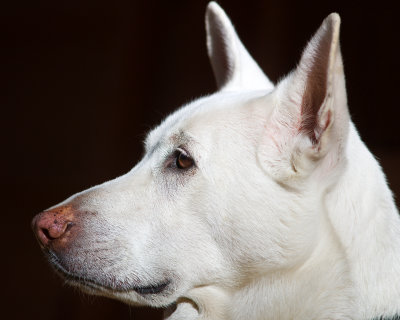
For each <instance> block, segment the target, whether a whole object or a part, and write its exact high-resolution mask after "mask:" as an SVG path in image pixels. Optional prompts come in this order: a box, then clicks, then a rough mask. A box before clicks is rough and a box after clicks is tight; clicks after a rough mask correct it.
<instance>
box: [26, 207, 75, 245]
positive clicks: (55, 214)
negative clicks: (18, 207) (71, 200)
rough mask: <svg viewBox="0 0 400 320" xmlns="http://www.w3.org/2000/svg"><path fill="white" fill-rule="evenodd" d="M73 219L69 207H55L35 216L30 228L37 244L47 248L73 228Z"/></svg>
mask: <svg viewBox="0 0 400 320" xmlns="http://www.w3.org/2000/svg"><path fill="white" fill-rule="evenodd" d="M73 218H74V214H73V210H72V209H71V208H70V207H57V208H54V209H51V210H49V211H44V212H42V213H39V214H38V215H36V216H35V217H34V218H33V221H32V228H33V231H34V232H35V235H36V238H37V239H38V240H39V242H40V243H41V244H42V245H43V246H45V247H48V246H50V244H52V243H54V242H55V241H57V240H61V239H63V237H64V236H65V234H66V233H67V231H68V230H69V229H70V228H71V227H72V226H73Z"/></svg>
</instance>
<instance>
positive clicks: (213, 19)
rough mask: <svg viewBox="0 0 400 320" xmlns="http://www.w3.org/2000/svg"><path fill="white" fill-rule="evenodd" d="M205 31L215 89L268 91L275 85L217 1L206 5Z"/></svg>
mask: <svg viewBox="0 0 400 320" xmlns="http://www.w3.org/2000/svg"><path fill="white" fill-rule="evenodd" d="M206 31H207V49H208V56H209V58H210V61H211V66H212V68H213V71H214V75H215V79H216V82H217V86H218V89H221V90H246V89H251V90H259V89H262V90H267V91H271V90H272V89H273V88H274V85H273V84H272V82H271V81H270V80H269V79H268V78H267V77H266V76H265V74H264V73H263V72H262V70H261V69H260V67H259V66H258V65H257V63H256V62H255V61H254V59H253V58H252V57H251V56H250V54H249V53H248V52H247V50H246V48H245V47H244V46H243V44H242V42H241V41H240V39H239V37H238V35H237V34H236V31H235V29H234V27H233V25H232V23H231V21H230V20H229V18H228V16H227V15H226V13H225V12H224V11H223V10H222V8H221V7H220V6H219V5H218V4H217V3H216V2H210V3H209V4H208V6H207V11H206Z"/></svg>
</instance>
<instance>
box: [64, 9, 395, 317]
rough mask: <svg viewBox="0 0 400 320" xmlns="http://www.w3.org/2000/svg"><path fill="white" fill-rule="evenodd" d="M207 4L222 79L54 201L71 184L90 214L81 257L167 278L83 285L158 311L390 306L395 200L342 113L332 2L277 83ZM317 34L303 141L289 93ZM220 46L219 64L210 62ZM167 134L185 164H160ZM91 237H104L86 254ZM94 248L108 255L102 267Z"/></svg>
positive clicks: (314, 311)
mask: <svg viewBox="0 0 400 320" xmlns="http://www.w3.org/2000/svg"><path fill="white" fill-rule="evenodd" d="M206 17H207V30H208V36H207V44H208V50H209V54H210V58H211V61H212V64H213V68H214V73H215V74H216V78H217V82H218V85H219V87H220V90H219V91H218V92H216V93H215V94H213V95H210V96H207V97H203V98H201V99H198V100H196V101H194V102H192V103H190V104H188V105H186V106H184V107H182V108H181V109H180V110H178V111H177V112H175V113H174V114H172V115H171V116H169V117H168V118H167V119H166V120H165V121H164V122H163V123H162V124H161V125H160V126H159V127H157V128H156V129H155V130H153V131H152V132H151V133H150V134H149V136H148V138H147V140H146V154H145V156H144V158H143V160H142V161H141V162H140V163H139V164H138V165H136V166H135V168H133V169H132V171H131V172H129V173H127V174H126V175H124V176H122V177H119V178H117V179H115V180H113V181H110V182H107V183H105V184H102V185H100V186H97V187H94V188H91V189H89V190H87V191H84V192H83V193H80V194H78V195H76V196H74V197H72V198H71V199H69V200H67V201H66V202H65V203H64V204H68V203H71V202H73V201H76V199H79V201H80V204H79V206H80V210H82V211H84V212H90V211H94V212H97V213H98V215H97V216H93V217H87V218H85V219H86V220H85V230H88V231H87V232H86V233H85V234H84V236H83V238H84V240H82V241H85V245H87V247H88V248H90V249H91V250H92V249H93V251H92V252H91V253H87V255H86V256H85V257H84V258H82V259H83V260H84V261H85V266H86V265H87V267H88V270H90V272H91V273H92V274H94V275H95V276H97V277H99V279H100V280H101V279H106V281H108V280H109V281H114V282H115V283H118V282H124V283H129V282H130V283H134V284H135V285H148V284H155V283H157V282H159V281H162V280H163V279H165V278H168V279H169V280H171V283H172V286H171V288H170V289H169V291H167V293H161V294H158V295H157V294H155V295H140V294H138V293H136V292H135V291H129V290H128V291H124V292H114V291H112V290H109V289H104V288H101V287H99V288H98V289H97V290H95V291H92V293H95V294H102V295H106V296H111V297H114V298H117V299H120V300H123V301H126V302H127V303H130V304H140V305H152V306H164V307H165V306H167V305H170V304H172V303H176V311H175V312H172V314H169V315H168V319H169V320H191V319H197V320H200V319H202V320H211V319H212V320H216V319H232V320H233V319H252V320H261V319H307V320H309V319H373V318H374V317H378V316H391V315H394V314H395V313H400V285H399V284H398V280H399V279H400V220H399V215H398V212H397V209H396V208H395V205H394V202H393V199H392V194H391V192H390V190H389V188H388V186H387V183H386V181H385V177H384V174H383V173H382V170H381V168H380V167H379V165H378V163H377V161H376V160H375V158H374V157H373V156H372V155H371V153H370V152H369V151H368V149H367V148H366V147H365V145H364V143H363V142H362V141H361V140H360V138H359V136H358V134H357V131H356V129H355V127H354V125H353V124H352V123H351V121H350V119H349V114H348V111H347V102H346V90H345V83H344V74H343V67H342V60H341V56H340V48H339V42H338V41H339V40H338V39H339V24H340V19H339V16H338V15H336V14H332V15H330V16H329V17H328V18H327V19H326V20H325V22H324V24H323V25H322V26H321V28H320V30H319V31H318V32H317V34H316V36H315V37H314V38H313V39H312V40H311V41H310V43H309V44H308V47H307V48H306V50H305V52H304V54H303V57H302V59H301V61H300V64H299V66H298V68H297V69H296V70H295V71H294V72H292V73H291V74H290V75H289V76H288V77H286V78H285V79H284V80H282V81H281V82H280V83H278V84H277V85H276V86H274V85H273V84H272V83H271V81H269V80H268V79H267V77H265V76H264V74H263V73H262V71H261V70H260V68H259V67H258V66H257V64H256V63H255V62H254V60H253V59H252V58H251V56H250V55H249V54H248V52H247V51H246V49H245V48H244V46H243V45H242V43H241V42H240V40H239V38H238V37H237V35H236V32H235V30H234V28H233V27H232V24H231V23H230V21H229V19H228V18H227V16H226V15H225V13H224V12H223V10H222V9H221V8H220V7H219V6H218V5H217V4H216V3H214V2H212V3H210V4H209V6H208V8H207V16H206ZM323 39H331V40H329V41H330V42H329V43H330V47H329V48H330V49H329V52H326V57H327V59H326V61H327V64H326V65H327V79H326V83H327V87H326V90H327V95H326V96H325V99H324V101H323V103H322V106H321V107H320V109H319V111H318V114H317V115H316V118H315V119H316V121H315V132H314V133H315V141H312V139H311V140H310V136H308V134H307V133H304V132H302V130H300V129H299V128H301V123H300V124H299V121H300V122H301V117H302V114H301V111H300V105H301V103H302V99H303V95H304V94H305V92H306V90H308V89H307V85H306V83H307V79H308V77H310V74H311V73H312V72H311V70H312V68H313V66H314V65H315V63H316V60H317V59H320V58H321V57H319V56H318V55H320V54H321V53H320V52H319V51H318V50H317V49H316V48H317V47H318V45H319V44H320V43H321V41H322V40H323ZM221 41H222V43H221ZM221 59H222V60H223V61H224V63H225V66H226V67H227V68H223V67H221V66H218V63H219V62H220V61H221ZM218 79H219V80H218ZM314 133H310V134H311V135H312V134H314ZM178 147H184V148H185V149H186V151H187V152H188V153H189V154H190V155H191V156H192V157H193V159H194V161H195V164H196V167H195V168H194V169H190V170H189V171H185V172H183V171H179V170H176V169H175V170H174V169H171V168H170V167H168V165H167V163H168V159H170V158H171V155H172V154H173V153H174V151H175V150H176V149H177V148H178ZM172 161H174V160H172ZM94 236H96V239H94ZM101 241H103V242H102V243H103V244H102V245H103V246H104V247H105V248H106V249H107V250H106V251H105V253H102V255H101V256H99V253H98V251H96V250H94V249H99V248H98V247H99V244H98V243H99V242H101ZM78 255H79V254H78ZM105 257H106V258H107V259H109V260H110V261H113V263H111V264H106V265H107V267H105V265H104V264H103V262H102V261H104V258H105ZM78 258H79V257H73V259H78ZM76 261H78V262H79V261H80V260H76ZM107 279H108V280H107ZM110 279H111V280H110ZM114 282H113V283H114ZM86 290H88V289H87V288H86Z"/></svg>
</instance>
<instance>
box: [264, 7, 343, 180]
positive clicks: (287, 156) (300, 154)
mask: <svg viewBox="0 0 400 320" xmlns="http://www.w3.org/2000/svg"><path fill="white" fill-rule="evenodd" d="M339 28H340V17H339V15H338V14H336V13H332V14H331V15H329V16H328V17H327V18H326V19H325V20H324V22H323V23H322V25H321V27H320V28H319V30H318V31H317V33H316V34H315V35H314V37H313V38H312V39H311V41H310V42H309V43H308V45H307V47H306V49H305V50H304V52H303V55H302V57H301V60H300V63H299V65H298V67H297V68H296V70H295V71H294V72H292V73H291V74H290V75H289V76H288V77H287V78H285V79H284V80H283V81H281V82H280V83H279V84H278V86H277V87H278V88H277V90H276V91H277V102H276V107H275V109H274V110H273V114H272V116H271V118H270V119H269V121H268V125H267V127H268V129H267V136H266V139H265V140H264V142H265V146H266V148H264V152H268V153H269V155H268V159H267V158H266V157H267V155H266V154H265V155H264V156H265V157H264V158H265V159H267V160H266V161H267V162H273V164H274V167H275V168H276V170H278V167H281V166H284V171H285V170H286V173H289V175H291V176H293V175H299V174H301V172H303V173H310V170H312V169H313V168H315V167H316V165H318V164H320V163H321V162H322V163H325V164H326V166H322V167H324V168H325V169H327V170H328V168H329V170H330V169H332V168H334V167H335V166H336V165H337V164H338V163H339V162H340V161H341V159H342V158H343V155H342V153H343V148H344V145H345V143H346V139H347V133H348V128H349V123H350V122H349V114H348V110H347V98H346V89H345V80H344V73H343V64H342V59H341V54H340V47H339ZM266 150H267V151H266ZM322 159H324V161H320V160H322ZM325 159H327V160H326V161H325ZM282 160H284V161H282ZM270 165H271V163H270ZM320 167H321V166H320ZM281 169H282V168H281ZM278 171H279V170H278ZM286 176H287V174H286Z"/></svg>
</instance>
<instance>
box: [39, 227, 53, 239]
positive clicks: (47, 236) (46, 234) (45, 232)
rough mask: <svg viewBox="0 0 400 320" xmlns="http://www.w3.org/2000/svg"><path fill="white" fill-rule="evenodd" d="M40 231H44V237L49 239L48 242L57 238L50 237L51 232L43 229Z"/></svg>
mask: <svg viewBox="0 0 400 320" xmlns="http://www.w3.org/2000/svg"><path fill="white" fill-rule="evenodd" d="M40 231H42V233H43V234H44V236H45V237H46V238H47V239H48V240H55V239H57V238H54V237H52V236H51V235H50V232H49V230H47V229H45V228H41V229H40Z"/></svg>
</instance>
